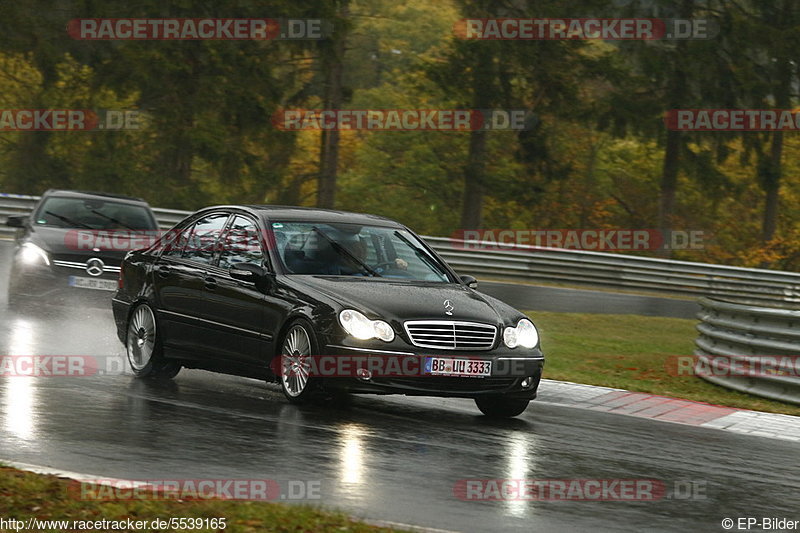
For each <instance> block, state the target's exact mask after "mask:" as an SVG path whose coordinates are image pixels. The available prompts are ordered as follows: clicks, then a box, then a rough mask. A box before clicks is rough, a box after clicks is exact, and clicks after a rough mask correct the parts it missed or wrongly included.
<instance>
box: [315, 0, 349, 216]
mask: <svg viewBox="0 0 800 533" xmlns="http://www.w3.org/2000/svg"><path fill="white" fill-rule="evenodd" d="M348 4H349V0H342V2H341V5H340V8H339V17H340V18H342V19H346V18H347V16H348V15H349V6H348ZM345 41H346V31H339V27H338V26H337V31H336V32H335V33H334V34H333V36H331V37H330V39H329V40H328V41H325V42H323V43H322V50H321V53H320V58H321V61H322V72H323V76H324V78H325V89H324V97H323V100H324V107H325V109H341V108H342V102H343V100H344V98H343V95H342V72H343V70H344V67H343V63H344V53H345ZM339 138H340V136H339V130H322V135H321V138H320V154H319V178H318V179H317V207H322V208H326V209H333V207H334V206H335V205H336V178H337V175H338V167H339Z"/></svg>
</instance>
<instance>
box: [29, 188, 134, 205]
mask: <svg viewBox="0 0 800 533" xmlns="http://www.w3.org/2000/svg"><path fill="white" fill-rule="evenodd" d="M45 196H61V197H64V198H86V199H91V198H103V199H113V200H115V201H118V202H122V203H129V204H144V205H148V204H147V202H146V201H144V200H143V199H141V198H137V197H135V196H126V195H124V194H114V193H110V192H97V191H78V190H72V189H49V190H48V191H46V192H45V193H44V194H43V195H42V197H45Z"/></svg>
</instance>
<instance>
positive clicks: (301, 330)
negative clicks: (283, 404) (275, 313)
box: [278, 320, 320, 404]
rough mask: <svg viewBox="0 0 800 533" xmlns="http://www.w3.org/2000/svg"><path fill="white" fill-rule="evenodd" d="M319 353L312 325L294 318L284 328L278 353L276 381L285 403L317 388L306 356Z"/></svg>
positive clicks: (299, 400) (298, 400)
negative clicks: (284, 397) (310, 373)
mask: <svg viewBox="0 0 800 533" xmlns="http://www.w3.org/2000/svg"><path fill="white" fill-rule="evenodd" d="M318 354H319V342H318V341H317V336H316V334H315V333H314V328H313V327H311V324H310V323H308V321H306V320H295V321H294V322H292V323H291V324H289V327H288V328H286V333H285V334H284V335H283V338H282V339H281V347H280V351H279V353H278V357H279V361H278V365H279V366H278V382H279V383H280V385H281V390H282V391H283V395H284V396H286V399H287V400H289V403H298V404H299V403H305V402H307V401H308V400H309V399H311V398H312V397H314V396H316V393H317V392H318V391H319V390H320V378H318V377H317V378H315V377H311V376H310V375H309V369H310V365H309V364H308V363H307V362H305V360H306V358H308V357H309V356H312V355H318Z"/></svg>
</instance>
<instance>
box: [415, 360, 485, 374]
mask: <svg viewBox="0 0 800 533" xmlns="http://www.w3.org/2000/svg"><path fill="white" fill-rule="evenodd" d="M425 373H426V374H430V375H432V376H460V377H465V376H466V377H478V378H483V377H486V376H491V375H492V362H491V361H479V360H477V359H453V358H450V357H428V358H427V359H426V360H425Z"/></svg>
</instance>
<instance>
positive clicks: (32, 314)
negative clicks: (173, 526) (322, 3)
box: [0, 265, 800, 531]
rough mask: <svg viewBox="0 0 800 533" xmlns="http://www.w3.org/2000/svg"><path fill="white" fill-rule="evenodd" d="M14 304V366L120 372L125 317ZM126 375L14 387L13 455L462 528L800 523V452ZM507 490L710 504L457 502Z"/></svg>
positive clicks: (7, 423)
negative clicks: (682, 495) (563, 483)
mask: <svg viewBox="0 0 800 533" xmlns="http://www.w3.org/2000/svg"><path fill="white" fill-rule="evenodd" d="M4 267H5V265H3V271H4V270H5V268H4ZM0 274H2V273H0ZM4 283H5V280H4V277H3V276H2V275H0V284H4ZM2 286H3V285H0V287H2ZM0 292H3V291H0ZM4 297H5V295H4V294H2V296H0V298H2V301H0V313H3V316H2V317H1V318H0V354H9V355H26V354H36V355H56V354H64V355H95V356H106V357H107V359H104V361H108V364H109V368H111V369H112V370H115V371H116V370H118V369H120V368H122V358H121V354H122V347H121V345H120V344H119V343H118V341H117V340H116V337H115V335H114V332H113V324H112V320H111V317H110V313H108V312H106V311H104V310H102V309H91V308H69V309H67V308H60V309H59V308H51V307H46V306H41V307H34V308H32V309H31V310H30V311H28V312H26V313H24V314H11V313H9V312H8V311H7V310H6V308H5V302H4ZM112 374H116V375H106V376H94V377H82V378H20V377H17V378H0V458H2V459H6V460H11V461H17V462H24V463H32V464H38V465H43V466H49V467H53V468H59V469H64V470H71V471H76V472H83V473H87V474H91V475H96V476H104V477H118V478H127V479H141V480H146V479H151V480H153V479H165V478H167V479H207V478H211V479H264V478H266V479H274V480H276V481H278V482H279V483H280V484H281V486H282V488H283V489H284V490H286V489H287V488H288V484H289V482H290V481H298V480H301V481H310V482H317V481H318V482H319V483H320V491H319V492H320V496H321V498H320V499H319V500H312V501H310V502H306V503H312V504H321V505H324V506H329V507H335V508H339V509H342V510H345V511H346V512H348V513H350V514H353V515H355V516H360V517H367V518H372V519H378V520H388V521H393V522H400V523H406V524H413V525H418V526H425V527H432V528H440V529H446V530H456V531H553V530H555V531H578V530H588V529H592V530H603V531H605V530H608V531H722V528H721V526H720V521H721V520H722V519H723V518H725V517H732V518H734V519H735V518H737V517H747V516H750V517H757V518H761V517H765V516H768V517H786V518H792V519H798V518H800V517H798V516H797V514H798V511H797V510H798V509H800V466H798V463H797V458H798V456H800V446H798V445H797V444H795V443H791V442H786V441H779V440H771V439H766V438H761V437H755V436H746V435H738V434H733V433H725V432H721V431H717V430H712V429H705V428H696V427H689V426H682V425H677V424H670V423H665V422H657V421H652V420H646V419H639V418H633V417H625V416H621V415H617V414H608V413H601V412H595V411H592V412H588V411H583V410H578V409H571V408H567V407H560V406H556V405H549V404H546V403H543V402H533V403H532V404H531V407H529V409H528V410H527V411H526V412H525V413H524V414H523V415H522V416H521V417H519V418H518V419H515V420H510V421H505V422H492V421H488V420H486V419H484V418H483V417H481V416H479V412H478V410H477V408H476V407H475V406H474V404H473V403H472V402H471V401H469V400H440V399H414V398H404V397H394V396H393V397H383V398H381V397H374V396H364V397H357V398H353V399H352V400H351V401H350V402H348V403H345V404H336V403H322V404H318V405H310V406H304V407H297V406H293V405H289V404H287V403H286V401H285V400H284V399H283V397H282V395H281V394H280V392H279V391H278V389H277V387H275V386H272V385H269V386H268V385H266V384H264V383H261V382H259V381H256V380H249V379H243V378H235V377H229V376H221V375H216V374H211V373H207V372H202V371H183V372H182V373H181V374H180V375H179V376H178V377H177V378H176V379H175V380H174V382H171V383H167V384H161V385H159V384H148V383H147V382H143V381H139V380H135V379H133V378H132V377H130V376H129V375H126V374H124V373H123V374H121V375H120V374H119V372H112ZM495 478H513V479H655V480H661V481H663V482H664V483H665V484H666V486H667V487H668V489H673V487H675V484H676V483H677V484H681V483H683V485H682V486H686V483H687V482H690V481H694V482H697V483H699V484H700V485H703V486H704V493H705V494H704V499H700V498H698V499H693V500H688V501H686V500H681V499H678V498H677V495H676V494H675V493H672V495H671V496H669V497H667V498H665V499H663V500H660V501H657V502H636V503H633V502H578V501H573V502H534V501H528V502H526V501H506V502H470V501H462V500H459V499H457V498H456V497H454V494H453V487H454V485H455V484H456V483H457V482H458V480H463V479H495ZM698 486H699V485H698ZM670 492H672V490H670ZM18 518H24V517H18ZM229 518H230V519H231V520H232V521H233V520H235V517H229Z"/></svg>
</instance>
